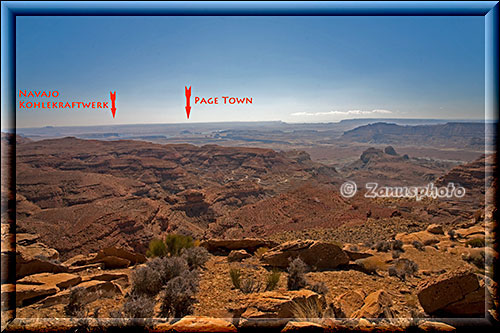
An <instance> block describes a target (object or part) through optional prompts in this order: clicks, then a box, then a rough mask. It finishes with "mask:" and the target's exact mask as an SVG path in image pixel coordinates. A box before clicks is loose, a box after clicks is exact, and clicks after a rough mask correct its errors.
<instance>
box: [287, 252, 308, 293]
mask: <svg viewBox="0 0 500 333" xmlns="http://www.w3.org/2000/svg"><path fill="white" fill-rule="evenodd" d="M306 270H307V265H306V264H305V263H304V262H303V261H302V260H301V259H300V258H296V259H295V260H293V261H292V262H291V263H290V265H289V266H288V282H287V286H288V289H289V290H299V289H301V288H304V287H305V286H306V285H307V280H306Z"/></svg>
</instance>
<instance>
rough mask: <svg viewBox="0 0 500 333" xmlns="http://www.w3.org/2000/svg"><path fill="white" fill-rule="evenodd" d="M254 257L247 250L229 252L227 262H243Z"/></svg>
mask: <svg viewBox="0 0 500 333" xmlns="http://www.w3.org/2000/svg"><path fill="white" fill-rule="evenodd" d="M251 256H252V255H251V254H249V253H248V252H247V251H245V250H233V251H231V252H229V254H228V256H227V261H230V262H234V261H242V260H243V259H247V258H250V257H251Z"/></svg>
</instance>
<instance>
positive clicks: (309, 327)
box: [281, 321, 325, 333]
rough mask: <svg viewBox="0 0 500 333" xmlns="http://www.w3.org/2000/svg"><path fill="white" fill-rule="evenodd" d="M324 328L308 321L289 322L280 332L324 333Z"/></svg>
mask: <svg viewBox="0 0 500 333" xmlns="http://www.w3.org/2000/svg"><path fill="white" fill-rule="evenodd" d="M324 331H325V327H323V326H322V325H320V324H318V323H313V322H309V321H289V322H288V323H287V324H286V326H285V327H284V328H283V329H282V330H281V333H291V332H324Z"/></svg>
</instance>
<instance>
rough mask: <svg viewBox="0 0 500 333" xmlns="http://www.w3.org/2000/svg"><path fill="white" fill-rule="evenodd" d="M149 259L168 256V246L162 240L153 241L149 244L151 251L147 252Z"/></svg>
mask: <svg viewBox="0 0 500 333" xmlns="http://www.w3.org/2000/svg"><path fill="white" fill-rule="evenodd" d="M146 255H147V256H148V257H152V258H154V257H164V256H166V255H167V246H166V245H165V243H164V242H163V241H162V240H161V239H153V240H151V242H149V249H148V250H147V251H146Z"/></svg>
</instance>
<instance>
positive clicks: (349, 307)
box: [335, 290, 366, 318]
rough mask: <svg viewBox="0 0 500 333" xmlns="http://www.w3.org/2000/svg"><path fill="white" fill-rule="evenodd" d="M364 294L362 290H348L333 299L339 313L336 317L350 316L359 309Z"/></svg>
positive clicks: (362, 302)
mask: <svg viewBox="0 0 500 333" xmlns="http://www.w3.org/2000/svg"><path fill="white" fill-rule="evenodd" d="M365 297H366V294H365V292H364V291H362V290H359V291H349V292H346V293H344V294H342V295H340V296H338V297H337V298H336V299H335V303H336V306H337V307H338V308H339V310H340V313H338V317H341V318H344V317H345V318H351V315H352V314H353V313H354V312H355V311H357V310H359V309H361V307H362V306H363V304H364V300H365ZM336 316H337V315H336Z"/></svg>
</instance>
